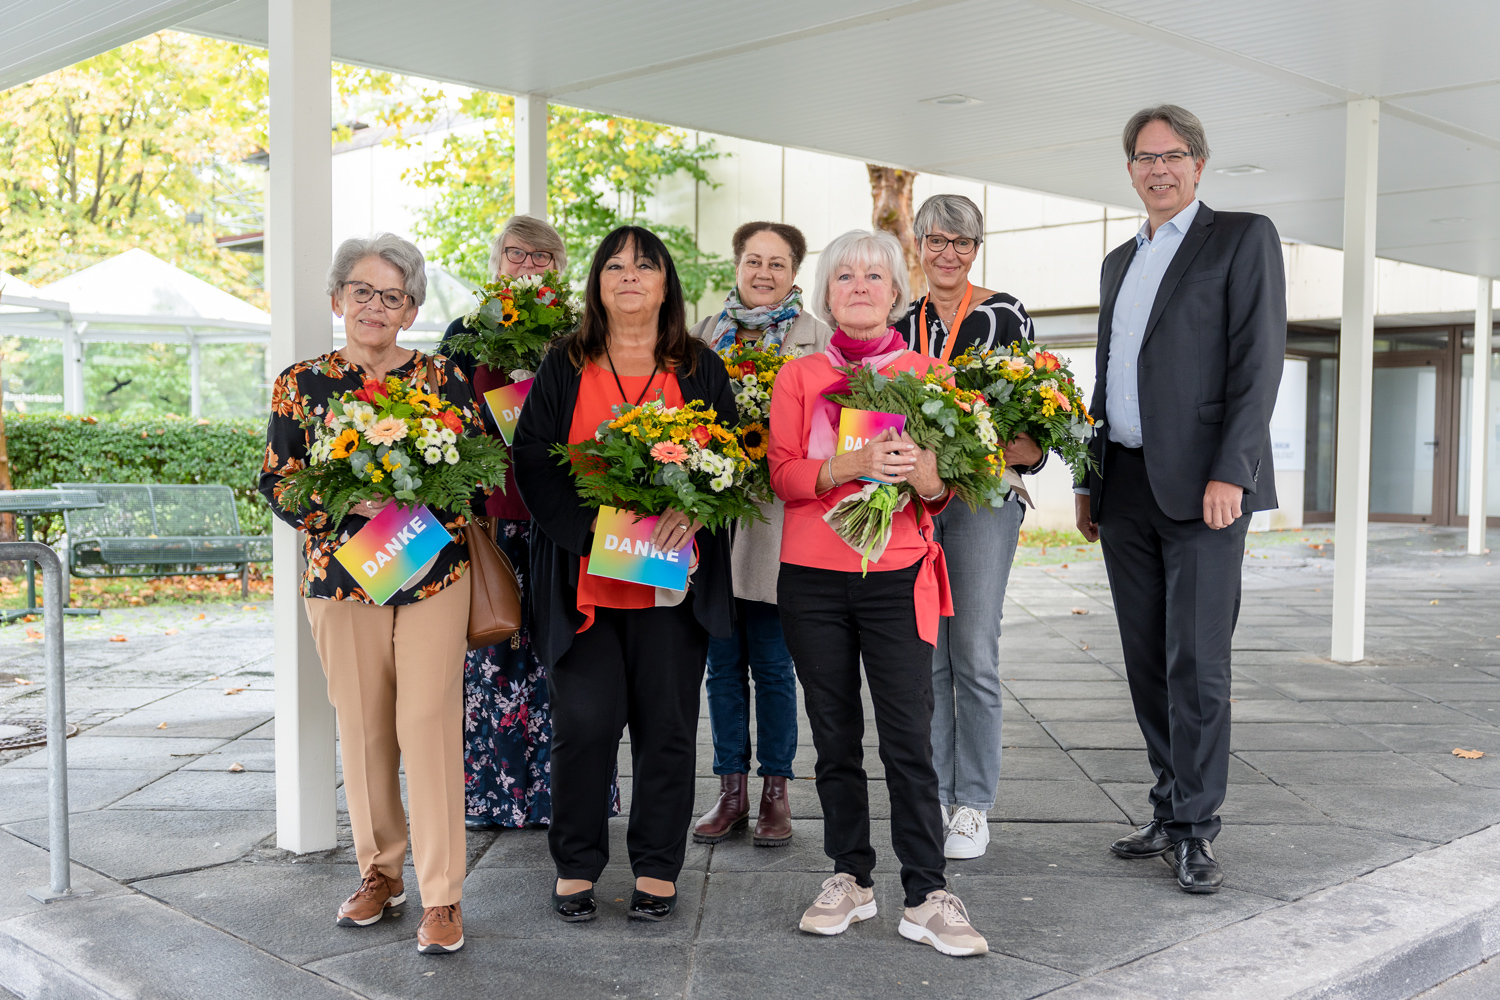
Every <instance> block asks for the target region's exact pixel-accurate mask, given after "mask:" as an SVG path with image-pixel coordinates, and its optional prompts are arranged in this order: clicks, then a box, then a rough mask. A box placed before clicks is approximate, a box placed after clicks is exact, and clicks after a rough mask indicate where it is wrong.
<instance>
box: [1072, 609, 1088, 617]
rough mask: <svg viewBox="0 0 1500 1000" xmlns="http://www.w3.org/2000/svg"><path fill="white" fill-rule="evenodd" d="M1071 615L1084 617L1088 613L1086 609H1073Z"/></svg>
mask: <svg viewBox="0 0 1500 1000" xmlns="http://www.w3.org/2000/svg"><path fill="white" fill-rule="evenodd" d="M1073 613H1074V614H1075V615H1086V614H1088V613H1089V612H1088V609H1087V608H1074V609H1073Z"/></svg>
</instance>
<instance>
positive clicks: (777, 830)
mask: <svg viewBox="0 0 1500 1000" xmlns="http://www.w3.org/2000/svg"><path fill="white" fill-rule="evenodd" d="M764 780H765V783H764V784H763V785H761V789H760V815H759V816H757V817H756V818H755V846H756V847H782V846H784V845H786V844H789V843H791V842H792V806H791V803H789V802H788V801H787V800H786V779H785V778H778V777H776V776H775V775H770V776H767V777H766V778H765V779H764Z"/></svg>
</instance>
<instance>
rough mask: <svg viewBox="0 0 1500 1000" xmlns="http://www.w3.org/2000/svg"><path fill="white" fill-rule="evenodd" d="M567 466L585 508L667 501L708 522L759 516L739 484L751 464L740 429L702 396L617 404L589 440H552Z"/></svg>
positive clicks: (661, 505)
mask: <svg viewBox="0 0 1500 1000" xmlns="http://www.w3.org/2000/svg"><path fill="white" fill-rule="evenodd" d="M552 450H553V453H554V454H556V455H557V456H558V457H559V459H560V461H561V462H562V463H563V464H565V465H569V466H571V468H572V472H573V476H574V478H575V479H576V480H577V482H578V495H579V496H580V497H583V499H584V500H585V502H586V503H587V504H588V506H590V507H602V506H609V507H618V508H620V509H622V510H629V511H632V512H634V513H635V514H638V515H641V516H643V517H646V516H650V515H653V514H661V513H662V512H664V511H665V510H666V509H667V508H669V507H674V508H676V509H677V510H680V511H682V512H683V513H684V514H687V515H688V516H689V517H692V518H693V519H695V520H697V521H700V522H702V523H703V524H704V525H706V526H707V527H708V528H710V529H715V530H716V529H718V528H722V527H724V526H725V525H728V524H732V523H733V522H735V521H737V520H739V519H740V518H742V517H751V518H755V519H757V520H764V518H762V517H761V513H760V508H758V507H757V506H756V505H755V500H754V499H753V498H752V497H751V496H750V493H749V491H747V490H746V489H745V480H746V478H747V477H748V476H749V475H750V473H751V471H752V469H753V468H754V465H755V463H754V462H753V461H752V460H751V459H750V457H749V455H747V454H746V453H745V449H744V447H743V446H742V445H741V443H740V436H739V435H738V434H736V433H735V432H734V431H733V430H731V429H730V428H728V427H726V426H724V425H723V424H721V423H719V422H718V415H717V414H716V413H715V412H714V410H713V408H712V407H709V406H706V405H704V403H702V402H701V401H700V400H693V401H691V402H689V403H687V404H686V405H684V406H679V407H667V406H666V405H665V404H663V403H662V401H661V400H660V399H655V400H652V401H651V402H649V403H643V404H641V405H640V406H633V407H628V408H627V407H623V406H616V407H615V417H614V419H612V420H606V421H605V422H604V423H602V424H600V425H599V430H598V431H597V432H596V433H595V434H594V437H593V440H590V441H584V442H581V443H579V444H571V445H569V444H559V445H554V446H553V449H552Z"/></svg>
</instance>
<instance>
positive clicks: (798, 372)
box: [770, 230, 988, 955]
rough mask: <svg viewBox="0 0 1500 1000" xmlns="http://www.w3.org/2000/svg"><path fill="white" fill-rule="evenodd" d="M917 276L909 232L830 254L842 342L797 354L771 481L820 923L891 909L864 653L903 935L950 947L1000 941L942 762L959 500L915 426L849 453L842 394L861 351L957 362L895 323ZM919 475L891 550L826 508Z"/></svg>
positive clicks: (828, 280)
mask: <svg viewBox="0 0 1500 1000" xmlns="http://www.w3.org/2000/svg"><path fill="white" fill-rule="evenodd" d="M908 291H909V286H908V283H907V279H906V262H905V259H904V257H903V255H902V252H901V244H900V243H898V242H897V241H896V238H895V237H894V236H892V235H890V234H889V233H883V232H876V233H869V232H864V231H863V230H855V231H853V232H849V233H845V234H844V235H843V236H840V237H839V238H838V239H836V240H834V241H833V242H832V243H830V244H829V245H828V247H827V248H826V249H825V250H824V251H823V253H822V254H821V255H820V257H819V259H818V273H817V276H816V278H815V279H814V283H813V288H812V294H811V296H810V303H809V305H810V308H811V309H812V311H813V312H814V314H816V315H818V316H820V318H822V319H823V320H825V321H826V322H827V323H828V324H829V325H830V326H832V327H833V328H834V333H833V337H832V338H831V339H830V340H829V343H828V347H827V348H826V349H825V350H824V351H823V352H821V353H818V354H810V355H807V356H805V357H801V358H798V359H796V360H795V361H791V362H788V363H787V365H786V366H785V367H784V368H782V369H781V373H780V374H779V375H778V376H777V377H776V388H775V390H774V392H773V393H772V396H771V448H770V461H771V485H772V487H773V488H774V489H775V490H776V495H777V496H779V497H780V498H781V499H782V500H784V501H786V521H785V526H784V527H783V528H782V534H781V577H780V579H779V581H778V586H777V595H776V597H777V604H778V606H779V607H780V609H781V621H782V627H783V629H784V630H785V633H786V643H787V647H788V648H789V649H791V651H792V660H793V661H794V662H795V663H796V665H797V677H798V679H799V680H801V682H802V690H803V696H804V698H805V701H806V705H807V718H808V722H809V723H810V724H811V727H812V737H813V745H814V746H815V747H816V748H817V751H818V761H817V765H816V775H817V785H818V798H819V800H820V801H821V802H822V804H823V844H824V849H825V850H826V851H827V852H828V856H829V857H831V858H832V859H833V862H834V865H833V870H834V875H833V877H832V878H830V879H828V880H827V881H825V882H824V883H823V888H822V891H821V892H819V894H818V896H817V898H816V899H815V900H814V901H813V905H812V906H810V907H808V909H807V912H806V913H804V914H803V915H802V923H801V928H802V930H804V931H807V932H808V933H812V934H840V933H842V932H843V931H844V930H845V929H846V928H847V927H848V926H849V924H850V923H851V922H853V921H855V920H868V919H869V918H870V917H873V916H874V915H875V893H874V890H873V886H874V881H873V880H872V878H871V872H872V871H873V869H874V867H875V850H874V848H872V847H871V846H870V799H869V791H868V789H867V787H866V784H867V782H866V776H865V770H864V766H863V763H862V761H863V750H862V748H861V740H862V738H863V736H864V707H863V704H862V702H861V699H860V664H861V662H863V664H864V673H865V677H866V678H867V679H868V681H869V684H870V697H871V700H872V701H873V702H874V706H875V727H876V730H877V731H878V732H879V734H880V760H881V762H882V763H883V764H884V765H885V776H886V787H887V788H888V789H889V791H890V796H891V841H892V845H893V846H894V847H895V850H896V857H897V858H898V859H900V861H901V883H902V886H903V887H904V889H905V891H906V910H905V913H904V914H903V915H902V919H901V924H900V932H901V934H902V936H903V937H907V938H910V939H911V940H914V941H922V942H925V943H927V944H931V945H932V946H933V947H935V948H937V949H938V950H939V951H940V952H942V953H943V954H946V955H977V954H982V953H983V952H985V951H987V950H988V945H987V944H986V943H985V940H984V938H983V937H982V936H980V934H979V933H978V932H977V931H976V930H974V928H973V927H972V926H971V925H970V924H969V920H968V914H967V912H966V911H965V910H964V907H963V904H962V903H960V902H959V901H958V898H957V897H956V896H953V895H951V894H950V893H948V892H947V891H946V880H945V877H944V866H945V864H946V862H945V861H944V858H943V834H942V823H941V822H940V821H939V816H940V813H939V804H938V784H937V774H936V773H935V772H934V771H933V769H932V742H931V731H932V649H933V643H934V642H935V641H936V639H937V629H938V617H939V615H940V614H947V615H951V614H952V613H953V609H952V605H951V602H950V601H949V599H948V573H947V569H946V567H945V566H944V563H943V550H942V548H941V547H940V546H939V545H938V544H937V542H935V541H934V540H933V527H932V515H933V514H934V513H936V512H938V511H941V510H942V509H943V507H944V506H946V505H947V502H948V499H949V490H948V487H947V486H945V485H944V484H943V481H942V480H941V479H939V478H938V474H937V460H936V458H935V457H934V455H933V454H932V452H930V451H925V450H919V449H918V448H917V447H916V445H915V444H913V443H912V440H911V438H910V437H908V436H907V435H905V434H901V435H897V434H895V433H893V432H891V431H885V432H883V433H882V434H881V435H880V436H878V437H876V438H874V439H873V440H871V441H869V442H867V443H866V444H865V445H864V446H863V447H861V448H858V449H856V450H854V451H849V452H845V453H844V454H842V455H835V454H834V451H835V438H836V436H837V431H836V429H837V427H838V422H839V407H838V406H837V404H834V403H831V402H829V401H828V400H827V399H826V398H825V397H826V396H827V395H830V394H835V395H836V394H838V393H840V392H842V391H844V390H845V389H846V388H847V387H848V376H847V375H845V374H843V373H841V372H839V371H838V370H837V369H838V368H843V367H849V366H851V365H857V366H862V367H866V368H874V369H875V370H877V371H880V372H882V373H885V374H890V373H892V372H896V371H912V372H918V373H922V372H926V371H928V370H929V369H931V368H934V367H940V366H941V362H938V361H936V360H934V359H933V358H930V357H926V356H924V355H920V354H917V353H915V352H913V351H909V350H907V349H906V343H905V341H904V340H903V339H902V338H901V335H900V334H899V333H898V332H897V331H896V330H894V329H892V328H891V327H890V324H891V322H892V321H893V320H894V319H896V318H897V317H899V316H900V315H901V314H902V312H903V311H904V303H905V302H906V300H907V298H908ZM860 478H865V479H868V480H874V481H877V482H883V483H902V482H904V483H909V484H910V485H911V487H912V489H914V490H915V491H916V493H917V497H918V498H919V499H914V500H911V502H909V503H907V505H906V507H905V508H904V509H902V510H900V511H898V512H897V513H896V515H895V518H894V520H893V522H892V530H891V538H890V542H889V543H888V544H887V545H886V547H885V550H884V551H883V552H882V553H881V555H880V558H879V559H876V560H872V561H871V562H870V567H869V572H868V573H862V572H861V569H860V554H859V553H858V552H856V551H855V550H854V549H853V548H852V547H851V546H849V545H848V544H847V543H845V542H844V541H843V540H842V539H840V538H839V537H838V536H837V535H836V534H834V532H833V529H832V528H830V527H829V526H828V524H827V522H825V521H824V520H823V515H824V514H826V513H827V512H828V511H829V509H830V508H832V506H833V505H834V503H835V502H837V501H838V500H841V499H843V498H844V497H846V496H848V495H850V494H851V493H855V492H857V491H858V490H859V489H860V488H861V485H862V484H860V483H859V482H858V481H857V480H859V479H860Z"/></svg>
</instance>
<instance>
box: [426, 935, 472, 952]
mask: <svg viewBox="0 0 1500 1000" xmlns="http://www.w3.org/2000/svg"><path fill="white" fill-rule="evenodd" d="M463 946H464V939H463V935H459V938H458V940H457V941H456V942H454V943H453V944H429V945H425V946H418V948H417V951H418V952H419V953H420V954H423V955H451V954H452V953H453V952H455V951H458V949H460V948H462V947H463Z"/></svg>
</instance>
